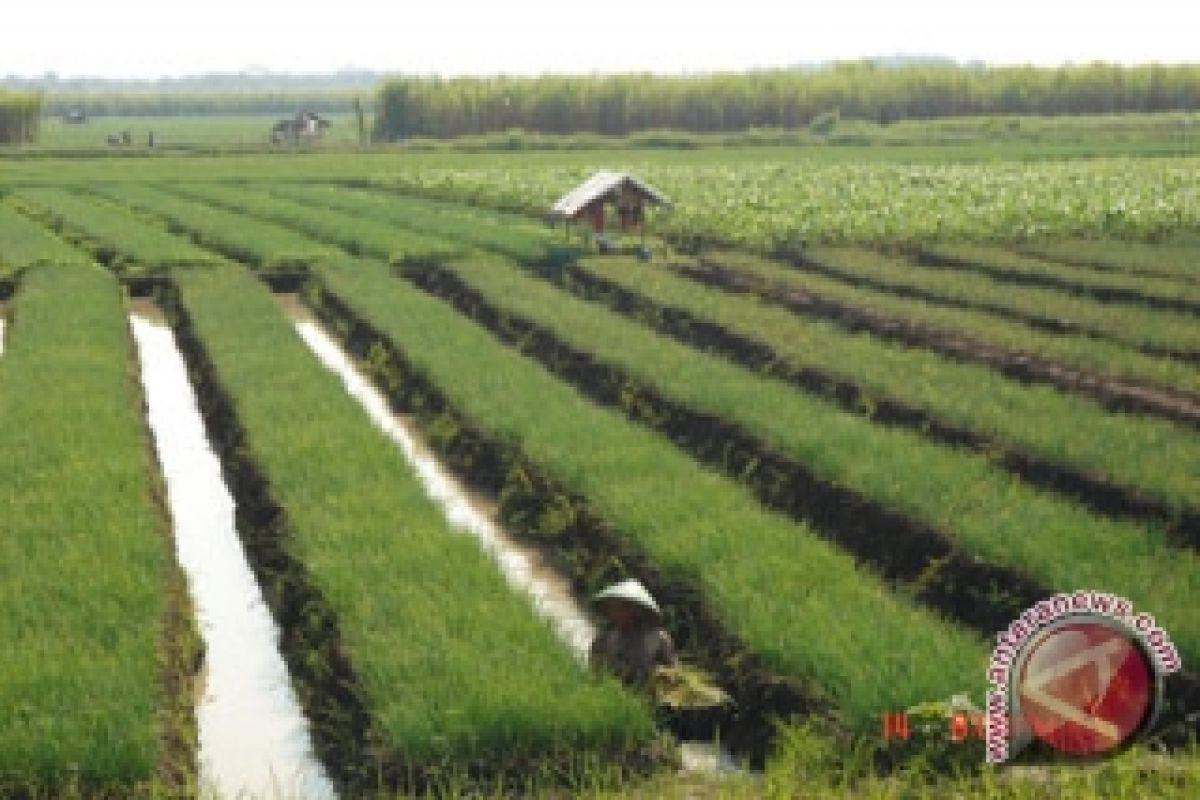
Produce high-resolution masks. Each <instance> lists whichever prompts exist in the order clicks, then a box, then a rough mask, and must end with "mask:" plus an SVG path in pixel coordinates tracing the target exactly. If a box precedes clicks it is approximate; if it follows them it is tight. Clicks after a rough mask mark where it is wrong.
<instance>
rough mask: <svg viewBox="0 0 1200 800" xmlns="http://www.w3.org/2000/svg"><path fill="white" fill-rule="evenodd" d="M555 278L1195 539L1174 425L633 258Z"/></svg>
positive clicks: (1196, 464) (1187, 472)
mask: <svg viewBox="0 0 1200 800" xmlns="http://www.w3.org/2000/svg"><path fill="white" fill-rule="evenodd" d="M547 277H552V278H555V279H556V280H557V281H558V282H560V283H561V284H562V285H564V286H565V287H566V288H568V289H570V290H571V291H572V292H573V293H576V294H578V295H580V296H582V297H585V298H587V299H594V300H598V301H600V302H603V303H605V304H606V305H608V306H609V307H610V308H613V309H614V310H617V311H619V312H621V313H622V314H624V315H626V316H629V317H631V318H633V319H636V320H638V321H640V322H642V323H643V324H646V325H649V326H651V327H652V328H654V329H655V330H657V331H659V332H661V333H664V334H667V335H670V336H672V337H674V338H676V339H678V340H680V341H683V342H686V343H688V344H690V345H692V346H694V347H696V348H699V349H702V350H706V351H709V352H715V353H720V354H722V355H724V356H725V357H726V358H729V359H731V360H733V361H736V362H737V363H739V364H742V365H743V366H746V367H749V368H752V369H754V370H755V371H757V372H760V373H762V374H766V375H771V376H774V377H778V378H781V379H783V380H786V381H788V382H789V383H792V384H793V385H795V386H797V387H799V388H801V389H803V390H804V391H806V392H810V393H813V394H816V395H819V396H821V397H823V398H825V399H827V400H831V401H834V402H837V403H838V404H839V405H840V406H841V407H842V408H845V409H847V410H855V411H857V412H858V413H860V414H863V415H865V416H869V417H871V418H872V419H874V420H877V421H879V422H881V423H884V424H889V425H898V426H902V427H906V428H910V429H913V430H918V431H920V432H921V433H922V434H923V435H924V436H926V437H927V438H931V439H934V440H935V441H939V442H943V443H946V444H953V445H965V446H969V447H971V448H973V449H976V450H979V451H981V452H984V453H987V454H989V455H990V456H991V457H992V458H993V459H994V460H996V461H997V462H998V463H1000V464H1001V465H1003V466H1004V467H1005V468H1006V469H1008V470H1009V471H1011V472H1013V473H1014V474H1016V475H1019V476H1020V477H1021V479H1022V480H1024V481H1027V482H1031V483H1034V484H1036V485H1038V486H1041V487H1045V488H1049V489H1052V490H1053V491H1056V492H1059V493H1062V494H1067V495H1069V496H1071V497H1074V498H1076V499H1077V500H1079V501H1080V502H1083V503H1085V504H1086V505H1088V506H1089V507H1090V508H1093V509H1095V510H1097V511H1100V512H1101V513H1104V514H1109V515H1116V516H1127V517H1131V518H1137V519H1146V520H1152V521H1156V522H1157V523H1158V524H1160V525H1162V526H1163V527H1164V529H1165V530H1167V531H1169V532H1170V537H1171V539H1172V541H1177V542H1180V543H1184V544H1187V545H1188V546H1191V547H1193V548H1195V547H1196V546H1197V545H1198V544H1200V510H1197V508H1196V505H1195V504H1196V502H1197V501H1196V497H1197V492H1198V491H1200V485H1198V484H1197V480H1196V477H1195V476H1196V475H1197V474H1200V442H1198V441H1197V440H1196V438H1195V436H1193V435H1192V434H1191V433H1190V432H1189V431H1187V430H1185V429H1184V428H1182V427H1181V426H1179V425H1177V424H1173V423H1171V422H1167V421H1165V420H1158V419H1154V418H1152V417H1145V416H1133V415H1128V414H1112V413H1109V412H1106V411H1105V410H1103V409H1102V408H1100V407H1099V406H1097V405H1096V404H1095V403H1093V402H1091V401H1089V400H1087V399H1084V398H1080V397H1077V396H1075V395H1072V394H1067V393H1063V392H1058V391H1055V390H1053V389H1050V388H1048V387H1045V386H1037V385H1025V384H1022V383H1019V382H1015V381H1011V380H1008V379H1006V378H1005V377H1004V376H1003V375H1000V374H997V373H996V372H995V371H993V370H991V369H988V368H986V367H983V366H979V365H976V364H969V363H960V362H957V361H954V360H950V359H946V358H941V357H939V356H938V355H936V354H935V353H931V352H928V351H926V350H923V349H919V348H910V347H902V346H898V345H896V344H893V343H890V342H882V341H879V340H878V339H876V338H874V337H869V336H861V335H854V334H851V333H848V332H845V331H843V330H841V329H839V328H838V327H837V326H835V325H833V324H830V323H828V322H824V321H821V320H812V319H807V318H805V317H801V316H797V315H795V314H792V313H790V312H789V311H787V310H786V309H783V308H779V307H777V306H774V305H772V304H764V303H762V302H760V301H759V300H758V299H757V298H756V297H754V296H752V295H731V294H728V293H726V292H724V291H720V290H717V289H714V288H710V287H707V286H704V285H701V284H697V283H695V282H693V281H689V280H687V279H685V278H683V277H681V276H678V275H676V274H674V273H673V272H671V271H670V270H663V269H647V268H646V265H645V264H642V263H640V262H636V261H633V260H629V259H613V258H603V259H594V260H585V261H583V262H581V263H580V264H578V265H577V266H575V267H572V268H571V269H568V270H566V271H565V272H562V273H549V274H547ZM1188 465H1192V467H1189V466H1188Z"/></svg>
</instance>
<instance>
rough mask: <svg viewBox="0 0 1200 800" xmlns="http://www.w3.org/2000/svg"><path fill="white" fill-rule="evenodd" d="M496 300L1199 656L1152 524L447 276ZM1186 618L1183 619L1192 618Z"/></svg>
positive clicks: (637, 334)
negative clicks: (1148, 623)
mask: <svg viewBox="0 0 1200 800" xmlns="http://www.w3.org/2000/svg"><path fill="white" fill-rule="evenodd" d="M448 268H449V269H450V270H452V271H453V272H454V273H455V274H457V275H458V276H459V277H460V278H461V279H462V280H464V281H466V282H467V283H468V284H469V285H471V286H474V287H475V288H476V289H478V290H480V291H481V292H482V293H483V295H484V296H486V297H487V298H488V299H489V300H491V301H492V302H493V303H496V304H498V305H499V306H500V307H502V308H504V309H506V310H508V311H510V313H517V314H519V315H521V316H523V317H525V318H527V319H532V320H534V321H536V322H537V323H539V324H541V325H544V326H546V327H548V328H549V329H551V330H552V331H553V332H554V335H556V336H557V337H559V338H561V339H562V340H564V341H566V342H568V343H569V344H571V345H572V346H573V347H576V348H578V349H581V350H584V351H586V352H589V353H592V354H594V355H595V356H597V357H598V358H600V359H601V360H603V361H605V362H607V363H610V364H614V365H616V366H618V367H619V368H620V369H621V370H623V371H625V372H626V373H627V374H629V375H631V376H633V377H634V378H636V379H638V380H640V381H643V382H645V383H647V384H649V385H652V386H654V387H656V388H658V389H659V390H660V391H662V392H663V393H664V394H666V395H667V396H668V397H671V398H673V399H675V400H676V401H678V402H679V403H681V404H682V405H684V406H686V407H689V408H692V409H696V410H699V411H703V412H708V413H712V414H716V415H718V416H720V417H721V418H723V419H727V420H731V421H733V422H736V423H738V424H739V425H741V426H743V427H744V428H745V429H746V430H749V431H751V432H753V433H754V434H756V435H758V436H760V437H762V438H763V439H764V440H766V441H768V442H771V443H773V444H775V445H778V446H779V447H780V448H781V450H782V451H783V452H785V453H788V454H789V455H791V456H792V457H793V458H795V459H797V460H798V461H800V462H801V463H803V464H805V465H807V466H808V467H809V468H811V469H812V470H813V472H814V473H815V474H817V475H818V476H820V477H822V478H824V479H826V480H828V481H830V482H832V483H834V484H836V485H839V486H846V487H848V488H850V489H852V490H854V491H856V492H858V493H860V494H862V495H863V496H865V497H868V498H871V499H873V500H876V501H878V502H880V503H882V504H883V505H885V506H887V507H889V508H894V509H899V510H901V511H903V512H904V513H905V514H907V515H909V516H911V517H913V518H915V519H918V520H922V521H925V522H927V523H929V524H931V525H933V526H935V527H937V528H939V529H941V530H944V531H947V532H949V533H951V534H953V535H954V536H955V537H956V538H957V539H958V540H959V541H960V542H961V543H962V544H963V545H964V546H965V547H966V548H967V549H968V550H970V551H972V552H974V553H977V554H979V555H981V556H983V557H984V558H986V559H988V560H990V561H992V562H995V563H1003V564H1011V565H1013V566H1016V567H1018V568H1020V569H1021V570H1022V571H1024V572H1026V573H1027V574H1030V575H1033V576H1034V577H1036V578H1039V579H1040V580H1041V581H1042V582H1043V583H1044V584H1046V585H1048V586H1051V587H1054V588H1056V589H1059V590H1064V591H1071V590H1072V589H1074V588H1076V587H1078V586H1099V587H1104V588H1105V589H1106V590H1108V591H1114V592H1118V593H1121V594H1122V595H1123V596H1126V597H1129V598H1136V602H1137V603H1139V604H1141V605H1144V606H1145V607H1148V608H1154V609H1161V615H1162V617H1163V618H1164V620H1167V619H1169V620H1170V623H1169V624H1170V625H1171V630H1172V631H1173V633H1174V634H1175V635H1176V637H1177V641H1178V642H1179V643H1180V645H1181V647H1182V648H1184V649H1185V650H1186V651H1187V652H1189V653H1192V654H1196V653H1200V619H1197V618H1196V617H1195V615H1194V614H1192V613H1190V610H1194V609H1189V606H1190V605H1191V604H1192V603H1193V602H1194V601H1195V598H1197V597H1200V564H1198V563H1197V562H1196V559H1195V558H1194V557H1193V555H1192V554H1190V553H1188V552H1186V551H1184V552H1180V551H1176V550H1173V549H1171V548H1168V547H1166V546H1164V544H1163V542H1162V537H1161V534H1160V532H1159V531H1157V530H1156V529H1155V527H1154V526H1152V525H1145V524H1135V523H1130V522H1117V521H1113V520H1109V519H1105V518H1102V517H1098V516H1096V515H1094V514H1090V513H1088V512H1086V511H1084V510H1082V509H1080V508H1079V507H1078V506H1076V505H1074V504H1072V503H1069V502H1067V501H1064V500H1062V499H1060V498H1057V497H1055V496H1053V495H1050V494H1047V493H1044V492H1040V491H1037V490H1033V489H1030V488H1029V487H1027V486H1025V485H1023V484H1021V483H1020V481H1017V480H1015V479H1014V478H1013V477H1012V476H1011V475H1009V474H1007V473H1004V472H1002V471H1000V470H999V469H997V468H996V467H995V466H993V465H992V464H991V463H990V462H989V461H988V460H987V459H986V458H985V457H983V456H980V455H974V454H968V453H964V452H962V451H959V450H954V449H949V448H945V447H942V446H939V445H935V444H931V443H929V442H928V441H926V440H924V439H923V438H922V437H921V436H920V435H919V434H917V433H914V432H910V431H906V430H897V429H892V428H882V427H879V426H877V425H875V424H873V423H872V422H871V421H870V420H866V419H864V418H862V417H861V416H858V415H853V414H848V413H846V412H844V411H841V410H839V409H837V408H834V407H832V406H830V405H828V404H826V403H824V402H822V401H820V400H816V399H813V398H811V397H809V396H808V395H806V394H804V393H800V392H796V391H795V390H794V389H793V388H792V387H790V386H788V385H786V384H784V383H781V382H779V381H775V380H772V379H768V378H763V377H759V376H757V375H754V374H752V373H749V372H747V371H745V370H743V369H740V368H739V367H737V366H735V365H732V364H729V363H728V362H726V361H724V360H723V359H720V358H717V357H713V356H709V355H705V354H703V353H698V352H696V351H695V350H693V349H691V348H689V347H687V346H686V345H682V344H679V343H677V342H675V341H671V340H664V339H663V338H661V337H659V336H658V335H656V334H655V333H654V332H653V331H649V330H647V329H645V328H644V327H642V326H641V325H638V324H637V323H636V322H633V321H630V320H627V319H625V318H623V317H618V316H615V315H614V314H612V313H611V312H609V311H608V310H607V309H605V308H602V307H598V306H595V305H593V304H589V303H586V302H584V301H581V300H578V299H576V298H574V297H571V296H568V295H565V294H563V293H562V292H560V291H558V290H556V289H555V288H554V287H553V286H551V285H550V284H548V283H546V282H545V281H541V280H538V279H537V278H534V277H532V276H529V275H524V274H519V273H518V271H517V270H516V269H515V268H508V267H505V266H503V265H502V264H501V263H500V262H498V261H496V260H494V259H493V260H491V261H489V262H486V263H482V264H473V265H466V266H464V265H461V264H456V265H450V266H449V267H448ZM1184 609H1189V611H1188V612H1185V611H1184Z"/></svg>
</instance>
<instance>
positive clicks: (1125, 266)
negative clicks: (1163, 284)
mask: <svg viewBox="0 0 1200 800" xmlns="http://www.w3.org/2000/svg"><path fill="white" fill-rule="evenodd" d="M1017 249H1018V251H1019V252H1021V253H1025V254H1028V255H1031V256H1033V257H1035V258H1040V259H1043V260H1046V261H1053V262H1056V263H1059V264H1070V265H1073V266H1078V267H1082V268H1084V269H1087V270H1092V271H1096V272H1103V273H1117V274H1127V275H1144V276H1146V277H1151V278H1169V279H1170V280H1173V281H1179V282H1181V283H1186V284H1192V285H1193V286H1194V285H1197V284H1200V241H1197V240H1196V239H1194V238H1193V239H1192V240H1191V241H1188V238H1187V237H1186V236H1179V237H1175V238H1171V239H1167V240H1165V241H1161V242H1134V241H1125V240H1121V239H1065V240H1050V241H1032V242H1026V243H1024V244H1021V245H1019V246H1018V247H1017Z"/></svg>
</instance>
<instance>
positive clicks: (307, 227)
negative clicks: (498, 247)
mask: <svg viewBox="0 0 1200 800" xmlns="http://www.w3.org/2000/svg"><path fill="white" fill-rule="evenodd" d="M171 189H172V191H174V192H178V193H179V194H182V195H183V196H185V197H190V198H194V199H197V200H201V201H203V202H207V203H216V204H218V205H220V206H222V207H224V208H227V209H233V210H236V211H240V212H245V213H249V214H253V215H254V216H256V217H259V218H261V219H265V220H269V221H271V222H276V223H280V224H283V225H286V226H288V227H292V228H294V229H297V230H300V231H302V232H304V233H306V234H309V235H311V236H313V237H314V238H316V239H318V240H320V241H327V242H332V243H334V244H336V245H338V246H339V247H342V248H344V249H345V250H347V251H348V252H350V253H352V254H354V255H361V256H371V257H374V258H382V259H389V260H402V259H405V258H430V259H434V260H439V261H440V260H442V259H444V258H447V257H449V256H451V255H455V254H461V253H463V252H464V251H465V249H466V248H465V246H464V245H463V244H462V243H451V242H446V241H443V240H440V239H437V238H434V237H426V236H422V235H421V234H417V233H414V232H412V231H410V230H408V229H401V230H397V229H396V226H394V225H389V224H386V223H383V222H379V221H377V220H373V219H363V218H361V217H355V216H352V215H349V214H340V213H338V212H334V211H330V210H328V209H322V208H314V207H313V206H309V205H304V204H302V203H298V202H296V201H294V200H289V199H287V198H284V197H278V196H275V195H272V194H270V193H269V192H267V191H266V190H264V189H261V188H248V187H245V186H229V185H217V184H186V185H180V186H175V187H171Z"/></svg>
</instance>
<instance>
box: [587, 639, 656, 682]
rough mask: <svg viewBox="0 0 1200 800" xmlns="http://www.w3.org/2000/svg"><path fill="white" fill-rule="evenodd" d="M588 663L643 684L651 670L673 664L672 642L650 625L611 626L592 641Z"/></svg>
mask: <svg viewBox="0 0 1200 800" xmlns="http://www.w3.org/2000/svg"><path fill="white" fill-rule="evenodd" d="M590 660H591V664H592V666H593V667H603V668H605V669H607V670H609V671H611V672H613V673H615V674H616V675H617V676H618V677H619V678H621V680H623V681H625V682H627V683H647V682H648V681H649V680H650V675H651V674H652V673H653V672H654V668H655V667H658V666H664V667H669V666H672V665H674V664H675V663H676V657H675V643H674V642H672V641H671V635H670V634H669V633H667V632H666V631H665V630H663V629H662V628H659V627H657V626H654V625H642V626H638V627H635V628H631V629H626V630H622V629H621V628H617V627H611V628H607V629H605V630H603V631H601V632H600V633H599V634H598V635H597V636H596V638H595V640H594V641H593V642H592V651H591V656H590Z"/></svg>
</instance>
